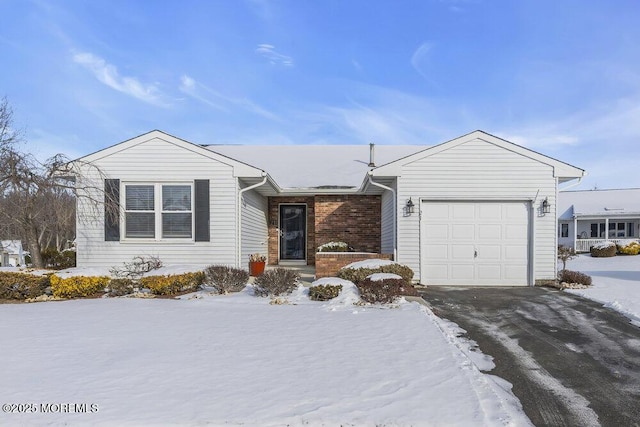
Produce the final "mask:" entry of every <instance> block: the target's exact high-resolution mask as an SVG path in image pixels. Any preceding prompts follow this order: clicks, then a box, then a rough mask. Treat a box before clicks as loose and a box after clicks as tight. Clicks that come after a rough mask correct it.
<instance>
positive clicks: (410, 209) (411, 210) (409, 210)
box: [404, 197, 415, 215]
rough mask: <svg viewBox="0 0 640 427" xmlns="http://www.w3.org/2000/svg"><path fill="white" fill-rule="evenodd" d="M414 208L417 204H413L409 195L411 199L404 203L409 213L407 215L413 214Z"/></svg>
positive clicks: (405, 209)
mask: <svg viewBox="0 0 640 427" xmlns="http://www.w3.org/2000/svg"><path fill="white" fill-rule="evenodd" d="M414 209H415V205H414V204H413V201H412V200H411V197H409V200H407V203H406V204H405V205H404V211H405V212H406V213H407V215H411V214H412V213H413V212H414Z"/></svg>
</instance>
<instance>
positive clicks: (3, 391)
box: [0, 287, 530, 426]
mask: <svg viewBox="0 0 640 427" xmlns="http://www.w3.org/2000/svg"><path fill="white" fill-rule="evenodd" d="M305 292H306V291H305V290H304V289H299V290H298V291H297V292H296V293H295V294H294V295H293V296H292V297H290V298H289V301H290V303H289V304H285V305H270V304H269V300H268V299H264V298H257V297H254V296H252V295H250V288H247V290H245V291H243V292H242V293H240V294H236V295H229V296H213V295H209V294H206V293H203V292H201V293H199V294H198V296H199V297H198V298H186V297H183V298H182V299H179V300H175V299H153V300H147V299H134V298H108V299H107V298H105V299H93V300H75V301H62V302H47V303H35V304H4V305H0V349H1V350H0V403H2V404H4V406H3V411H4V412H2V413H0V425H43V424H45V425H46V424H51V425H60V424H65V425H87V424H92V425H120V426H122V425H136V426H139V425H171V424H174V425H178V424H179V425H205V424H206V425H228V424H232V425H259V426H276V425H277V426H281V425H292V426H298V425H308V426H337V425H345V426H346V425H357V426H361V425H362V426H374V425H387V426H396V425H420V426H423V425H434V426H436V425H446V426H451V425H456V426H458V425H483V426H505V425H513V426H521V425H530V423H529V420H528V419H527V417H526V416H525V415H524V413H523V412H522V410H521V408H520V405H519V402H518V401H517V400H516V399H515V398H514V397H513V395H512V394H511V393H510V391H506V390H508V389H509V388H510V386H509V384H505V383H504V381H502V380H500V379H498V378H495V377H493V376H491V375H486V374H483V373H481V372H480V371H479V370H478V365H485V366H483V367H484V368H486V364H487V363H489V364H490V362H488V361H487V360H486V357H484V358H483V357H482V355H478V354H475V355H474V354H473V352H472V351H471V352H470V351H469V347H468V345H467V344H465V343H464V342H462V341H460V340H459V339H458V338H456V332H457V331H456V328H455V326H454V325H451V324H448V323H447V322H444V321H442V320H440V319H438V318H437V317H435V316H434V315H433V314H432V313H431V312H430V311H429V310H428V309H427V308H425V307H424V306H421V305H419V304H417V303H406V302H405V303H401V304H398V305H397V306H395V307H380V306H377V307H376V306H358V305H353V304H352V302H353V300H354V294H353V291H352V290H350V289H349V288H348V287H346V289H344V292H343V295H341V297H339V298H337V299H336V300H333V301H331V302H328V303H320V302H312V301H310V300H309V299H308V298H307V297H306V295H305ZM469 355H471V356H473V357H470V356H469ZM19 405H22V406H19ZM7 411H8V412H7ZM12 412H21V413H12Z"/></svg>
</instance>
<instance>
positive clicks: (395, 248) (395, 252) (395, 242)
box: [367, 171, 398, 262]
mask: <svg viewBox="0 0 640 427" xmlns="http://www.w3.org/2000/svg"><path fill="white" fill-rule="evenodd" d="M367 177H368V178H369V183H370V184H371V185H375V186H376V187H380V188H382V189H383V190H388V191H391V194H393V228H392V231H393V260H394V261H395V262H398V239H397V234H398V232H397V230H396V222H397V220H398V219H397V216H398V215H397V210H398V207H397V204H398V200H397V196H396V190H394V189H393V188H391V187H387V186H386V185H382V184H380V183H378V182H375V181H374V180H373V171H369V172H368V173H367ZM380 214H381V215H382V212H381V213H380Z"/></svg>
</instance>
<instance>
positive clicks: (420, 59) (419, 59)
mask: <svg viewBox="0 0 640 427" xmlns="http://www.w3.org/2000/svg"><path fill="white" fill-rule="evenodd" d="M434 46H435V45H434V44H433V43H431V42H424V43H422V44H421V45H420V46H418V48H417V49H416V50H415V52H413V55H411V66H412V67H413V68H414V70H416V71H417V72H418V74H420V75H421V76H422V77H423V78H424V79H425V80H426V81H427V82H429V83H430V84H431V85H434V86H435V82H434V81H433V79H432V78H431V77H430V76H429V74H428V71H429V61H430V59H431V52H432V51H433V48H434Z"/></svg>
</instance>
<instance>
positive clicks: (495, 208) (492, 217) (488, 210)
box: [478, 203, 502, 222]
mask: <svg viewBox="0 0 640 427" xmlns="http://www.w3.org/2000/svg"><path fill="white" fill-rule="evenodd" d="M478 218H479V219H482V220H487V221H489V222H497V221H501V220H502V206H500V205H498V204H495V203H484V204H480V206H479V207H478Z"/></svg>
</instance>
